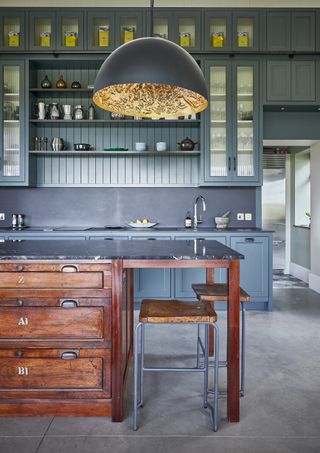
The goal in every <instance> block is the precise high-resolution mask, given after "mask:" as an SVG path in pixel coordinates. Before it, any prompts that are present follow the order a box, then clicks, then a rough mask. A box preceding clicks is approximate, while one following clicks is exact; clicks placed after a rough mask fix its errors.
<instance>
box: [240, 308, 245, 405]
mask: <svg viewBox="0 0 320 453" xmlns="http://www.w3.org/2000/svg"><path fill="white" fill-rule="evenodd" d="M245 314H246V310H245V308H244V303H243V302H241V362H240V367H241V368H240V369H241V371H240V396H244V383H245V371H246V363H245V355H246V354H245V334H246V324H245Z"/></svg>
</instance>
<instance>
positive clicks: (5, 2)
mask: <svg viewBox="0 0 320 453" xmlns="http://www.w3.org/2000/svg"><path fill="white" fill-rule="evenodd" d="M149 4H150V1H149V0H91V1H90V3H88V0H0V6H9V7H13V6H24V7H39V8H41V7H44V6H46V7H53V8H57V7H59V8H60V7H72V6H74V7H88V6H90V7H112V6H114V7H124V6H127V7H145V6H149ZM155 6H156V7H165V8H167V7H179V6H181V7H197V8H199V7H211V8H215V7H222V8H232V7H251V8H301V7H304V8H319V0H303V1H301V0H197V1H195V0H155Z"/></svg>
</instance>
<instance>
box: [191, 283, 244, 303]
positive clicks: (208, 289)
mask: <svg viewBox="0 0 320 453" xmlns="http://www.w3.org/2000/svg"><path fill="white" fill-rule="evenodd" d="M192 289H193V290H194V292H195V293H196V296H197V299H198V300H200V301H203V302H218V301H219V302H220V301H221V302H223V301H225V302H227V301H228V285H227V284H226V283H214V284H212V285H207V284H203V283H194V284H193V285H192ZM250 300H251V298H250V296H249V294H248V293H247V292H246V291H245V290H244V289H243V288H241V287H240V302H250Z"/></svg>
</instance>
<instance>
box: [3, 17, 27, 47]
mask: <svg viewBox="0 0 320 453" xmlns="http://www.w3.org/2000/svg"><path fill="white" fill-rule="evenodd" d="M0 32H1V43H0V49H1V50H8V51H11V52H14V51H17V50H25V45H26V32H25V14H24V12H21V11H15V10H10V11H7V10H1V13H0Z"/></svg>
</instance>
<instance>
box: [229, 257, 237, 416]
mask: <svg viewBox="0 0 320 453" xmlns="http://www.w3.org/2000/svg"><path fill="white" fill-rule="evenodd" d="M229 263H230V265H229V271H228V337H227V338H228V340H227V341H228V368H227V373H228V402H227V411H228V420H229V422H239V421H240V375H239V352H240V349H239V318H240V316H239V314H240V310H239V307H240V300H239V298H240V264H239V260H231V261H230V262H229Z"/></svg>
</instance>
